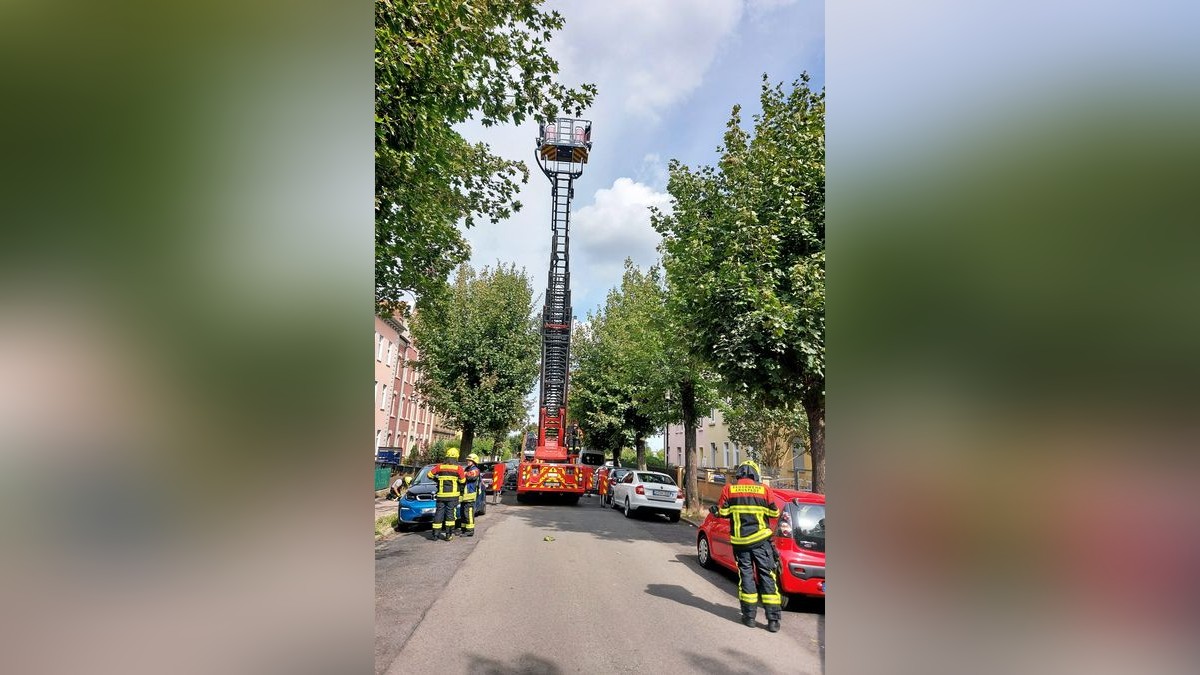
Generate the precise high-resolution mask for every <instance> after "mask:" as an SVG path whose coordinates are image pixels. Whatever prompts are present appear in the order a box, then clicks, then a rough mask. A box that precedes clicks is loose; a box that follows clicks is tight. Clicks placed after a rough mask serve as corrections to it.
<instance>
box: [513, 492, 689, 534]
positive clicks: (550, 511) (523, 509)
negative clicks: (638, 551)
mask: <svg viewBox="0 0 1200 675" xmlns="http://www.w3.org/2000/svg"><path fill="white" fill-rule="evenodd" d="M504 503H505V504H507V505H511V506H512V508H511V509H510V510H509V511H508V512H509V513H511V514H513V515H515V516H516V517H518V518H522V519H524V520H525V521H526V522H527V523H528V524H529V525H532V526H533V527H541V528H547V529H550V530H555V531H559V532H579V533H583V534H590V535H592V536H594V537H596V538H597V539H603V540H609V541H623V542H635V541H661V542H665V543H670V544H684V545H689V546H691V545H694V544H695V537H696V534H695V530H694V529H692V527H691V526H689V525H687V524H686V523H682V522H680V523H672V522H670V521H668V520H667V519H666V518H661V517H650V516H647V517H645V518H626V517H625V516H624V515H623V514H622V513H620V512H619V511H616V510H614V509H611V508H607V507H602V506H600V505H599V503H600V500H599V499H598V498H597V497H594V496H591V497H584V498H583V499H581V500H580V501H579V503H578V504H570V503H563V502H561V501H552V500H541V501H537V500H531V501H528V502H525V503H518V502H517V500H516V495H510V494H505V495H504Z"/></svg>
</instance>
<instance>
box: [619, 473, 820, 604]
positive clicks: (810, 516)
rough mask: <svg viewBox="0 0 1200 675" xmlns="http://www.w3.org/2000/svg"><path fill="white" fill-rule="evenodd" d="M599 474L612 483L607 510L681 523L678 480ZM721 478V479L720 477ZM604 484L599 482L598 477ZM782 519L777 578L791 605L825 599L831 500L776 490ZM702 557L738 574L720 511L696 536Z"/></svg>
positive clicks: (713, 510) (712, 512)
mask: <svg viewBox="0 0 1200 675" xmlns="http://www.w3.org/2000/svg"><path fill="white" fill-rule="evenodd" d="M597 473H598V474H602V475H606V476H607V477H608V481H609V483H608V490H607V491H606V492H604V493H603V494H601V495H600V503H601V505H602V506H610V507H612V508H616V509H621V510H622V511H624V513H625V517H627V518H632V517H634V515H636V514H637V513H658V514H662V515H665V516H666V517H667V518H668V519H669V520H670V521H671V522H678V521H679V519H680V515H681V513H682V511H683V503H684V492H683V489H682V488H680V487H679V486H678V485H676V484H675V480H674V479H673V478H672V477H671V476H669V475H667V474H665V473H660V472H658V471H640V470H637V469H626V468H621V467H603V468H601V469H600V470H599V471H598V472H597ZM718 475H719V474H718ZM597 484H599V476H598V477H597ZM771 494H772V496H773V499H774V501H775V505H776V506H777V507H778V508H779V517H778V518H772V519H769V521H768V526H769V527H771V529H772V530H774V537H772V539H771V541H772V543H773V544H774V547H775V551H776V560H777V561H778V562H779V569H778V570H777V578H778V579H779V585H780V591H781V592H782V593H783V596H784V598H785V600H784V602H785V604H786V602H787V600H786V599H787V598H788V596H801V595H803V596H810V597H816V598H824V597H825V495H821V494H816V493H813V492H803V491H797V490H787V489H782V488H775V489H772V490H771ZM696 557H697V559H698V561H699V562H700V565H701V566H703V567H705V568H708V569H715V568H717V567H723V568H725V569H727V570H731V571H734V572H736V571H737V562H736V560H735V559H734V557H733V545H732V544H731V543H730V541H729V519H728V518H724V517H721V516H719V515H717V507H716V506H712V507H710V508H709V511H708V515H707V516H706V517H705V519H704V522H703V523H701V524H700V527H699V530H698V531H697V533H696Z"/></svg>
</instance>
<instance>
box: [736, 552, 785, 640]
mask: <svg viewBox="0 0 1200 675" xmlns="http://www.w3.org/2000/svg"><path fill="white" fill-rule="evenodd" d="M772 546H773V544H772V543H771V540H770V539H767V540H766V541H760V542H758V543H757V544H751V545H750V546H734V547H733V557H734V558H735V559H736V560H737V566H738V575H739V577H740V578H739V579H738V601H739V602H740V603H741V605H742V616H748V617H751V618H753V617H754V616H755V615H756V614H757V613H758V603H759V601H760V600H761V601H762V605H763V608H764V609H766V612H767V621H779V619H780V615H781V614H782V612H781V611H780V606H781V604H782V598H781V596H780V595H779V577H778V576H777V569H776V565H775V552H774V551H772V550H771V548H772Z"/></svg>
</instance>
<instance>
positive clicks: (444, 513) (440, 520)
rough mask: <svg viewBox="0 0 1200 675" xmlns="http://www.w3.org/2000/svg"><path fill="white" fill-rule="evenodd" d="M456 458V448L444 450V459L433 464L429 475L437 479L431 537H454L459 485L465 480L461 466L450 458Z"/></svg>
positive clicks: (449, 538) (460, 492)
mask: <svg viewBox="0 0 1200 675" xmlns="http://www.w3.org/2000/svg"><path fill="white" fill-rule="evenodd" d="M455 459H458V448H450V449H449V450H447V451H446V459H445V460H444V461H443V462H442V463H441V464H434V465H433V468H431V469H430V470H429V474H428V475H429V477H430V478H432V479H433V480H435V481H437V494H436V495H435V496H434V498H435V499H436V500H437V510H436V511H434V512H433V539H434V540H435V541H436V540H438V539H441V540H443V541H450V540H451V539H453V538H454V523H455V521H456V520H457V516H458V500H459V496H460V495H461V494H462V490H461V486H462V484H463V483H464V482H465V481H466V475H465V474H464V473H463V468H462V467H461V466H459V465H458V464H456V463H454V462H453V461H452V460H455Z"/></svg>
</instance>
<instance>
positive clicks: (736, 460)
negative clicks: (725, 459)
mask: <svg viewBox="0 0 1200 675" xmlns="http://www.w3.org/2000/svg"><path fill="white" fill-rule="evenodd" d="M741 454H742V453H741V452H739V451H738V444H737V443H734V444H733V463H734V464H741V463H742V458H741Z"/></svg>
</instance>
